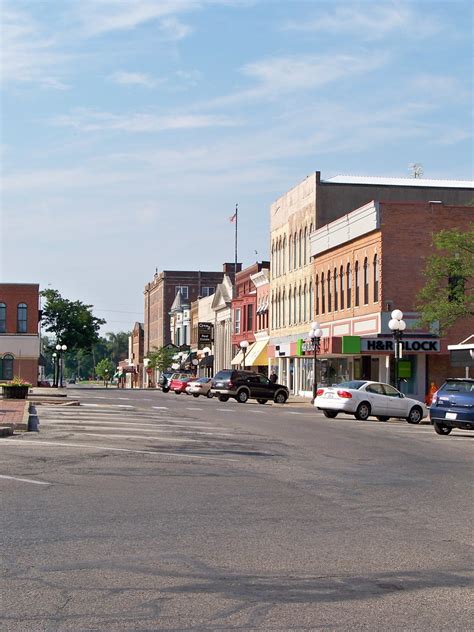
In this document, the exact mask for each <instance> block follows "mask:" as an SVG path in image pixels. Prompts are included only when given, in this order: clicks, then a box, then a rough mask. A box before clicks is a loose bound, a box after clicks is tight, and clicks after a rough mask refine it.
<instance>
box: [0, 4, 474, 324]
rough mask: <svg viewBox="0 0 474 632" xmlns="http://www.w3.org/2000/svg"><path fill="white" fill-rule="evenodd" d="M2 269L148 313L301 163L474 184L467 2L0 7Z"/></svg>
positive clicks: (254, 219) (247, 244) (340, 171)
mask: <svg viewBox="0 0 474 632" xmlns="http://www.w3.org/2000/svg"><path fill="white" fill-rule="evenodd" d="M0 6H1V19H0V30H1V32H0V35H1V42H2V43H1V91H2V92H1V101H0V104H1V129H0V132H1V141H0V142H1V180H2V188H1V197H0V211H1V216H0V280H1V281H2V282H11V283H17V282H18V283H20V282H30V283H39V284H40V287H41V289H44V288H47V287H52V288H55V289H57V290H59V291H60V292H61V294H62V295H63V296H64V297H65V298H68V299H70V300H81V301H83V302H84V303H86V304H92V305H94V314H95V315H96V316H99V317H101V318H105V319H106V320H107V324H106V325H105V326H104V328H103V332H107V331H128V330H130V329H131V328H132V327H133V324H134V322H135V321H137V320H138V321H143V289H144V286H145V284H146V283H147V282H149V281H151V280H152V278H153V275H154V273H155V269H158V271H161V270H164V269H168V270H170V269H171V270H179V269H183V270H185V269H192V270H199V269H200V270H221V269H222V264H223V262H224V261H233V260H234V226H233V224H231V223H230V222H229V217H230V216H231V215H232V214H233V212H234V209H235V204H236V203H238V204H239V260H240V261H242V263H243V265H244V266H246V265H250V264H251V263H253V262H254V261H256V260H262V259H268V257H269V209H270V204H271V203H272V202H273V201H274V200H275V199H276V198H278V197H279V196H280V195H282V194H283V193H285V192H286V191H287V190H288V189H290V188H291V187H293V186H295V185H296V184H298V183H299V182H300V181H302V180H303V179H304V178H305V177H306V176H307V175H309V174H311V173H313V172H314V171H321V175H322V178H323V179H327V178H330V177H332V176H336V175H369V176H370V175H373V176H376V175H378V176H394V177H409V176H410V167H409V165H410V164H412V163H420V164H422V166H423V170H424V175H425V177H427V178H448V179H451V178H452V179H472V177H473V143H472V135H473V134H472V132H473V128H472V118H471V116H472V104H473V98H472V76H473V72H472V71H473V61H472V60H473V50H472V41H473V9H472V6H471V2H464V1H462V0H459V1H458V0H452V1H451V0H445V1H444V2H441V1H438V2H428V1H421V0H419V1H416V2H403V1H400V0H397V1H396V2H383V1H369V0H366V1H364V2H337V1H335V0H334V1H331V2H322V1H321V2H320V1H319V0H0Z"/></svg>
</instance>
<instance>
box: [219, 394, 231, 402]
mask: <svg viewBox="0 0 474 632" xmlns="http://www.w3.org/2000/svg"><path fill="white" fill-rule="evenodd" d="M228 399H229V396H228V395H219V401H220V402H226V401H227V400H228Z"/></svg>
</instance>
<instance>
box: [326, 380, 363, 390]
mask: <svg viewBox="0 0 474 632" xmlns="http://www.w3.org/2000/svg"><path fill="white" fill-rule="evenodd" d="M364 384H367V380H349V382H341V383H340V384H335V385H334V386H337V387H338V388H339V387H342V388H352V389H354V390H356V391H357V390H358V389H359V388H361V387H362V386H364Z"/></svg>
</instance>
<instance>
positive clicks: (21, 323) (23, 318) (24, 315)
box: [16, 303, 28, 334]
mask: <svg viewBox="0 0 474 632" xmlns="http://www.w3.org/2000/svg"><path fill="white" fill-rule="evenodd" d="M16 330H17V332H18V333H19V334H26V333H27V331H28V306H27V305H26V303H19V304H18V308H17V324H16Z"/></svg>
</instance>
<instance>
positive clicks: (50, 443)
mask: <svg viewBox="0 0 474 632" xmlns="http://www.w3.org/2000/svg"><path fill="white" fill-rule="evenodd" d="M18 443H20V444H23V445H33V446H42V445H47V446H51V447H59V448H90V449H91V450H104V451H107V452H132V453H134V454H151V455H153V456H177V457H180V458H182V459H204V460H207V461H232V462H234V463H235V462H237V461H238V459H226V458H224V457H220V456H198V455H193V454H181V453H179V452H152V451H151V450H131V449H130V448H109V447H106V446H100V445H88V444H81V443H55V442H54V441H28V440H26V441H24V440H23V439H8V440H7V441H2V445H14V444H18Z"/></svg>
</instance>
